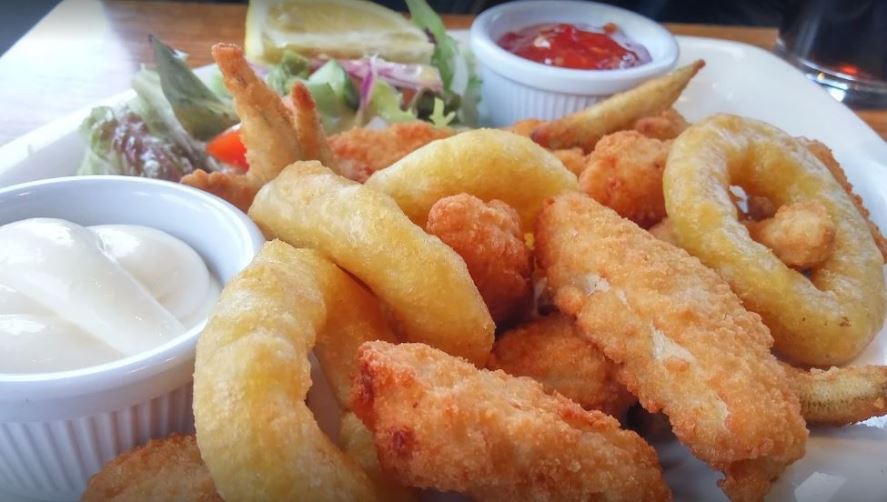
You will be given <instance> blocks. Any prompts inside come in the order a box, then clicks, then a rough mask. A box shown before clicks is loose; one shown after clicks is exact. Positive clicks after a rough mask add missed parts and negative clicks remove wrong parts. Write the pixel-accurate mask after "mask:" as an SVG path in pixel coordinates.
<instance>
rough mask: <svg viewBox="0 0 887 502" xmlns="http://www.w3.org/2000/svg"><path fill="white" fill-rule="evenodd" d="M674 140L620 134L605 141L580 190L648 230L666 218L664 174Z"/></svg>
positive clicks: (583, 176) (588, 166)
mask: <svg viewBox="0 0 887 502" xmlns="http://www.w3.org/2000/svg"><path fill="white" fill-rule="evenodd" d="M670 148H671V141H660V140H658V139H653V138H648V137H646V136H644V135H642V134H641V133H639V132H637V131H620V132H617V133H613V134H610V135H607V136H604V137H603V138H601V140H600V141H598V143H597V146H595V147H594V151H593V152H591V154H590V155H589V156H588V162H587V163H586V168H585V170H584V171H583V172H582V174H581V175H580V176H579V188H580V189H581V190H582V191H583V192H585V193H587V194H588V195H591V196H592V198H594V199H595V200H596V201H598V202H600V203H601V204H603V205H605V206H607V207H609V208H611V209H613V210H615V211H616V212H617V213H619V215H620V216H622V217H624V218H628V219H629V220H631V221H633V222H635V223H637V224H638V225H640V226H642V227H644V228H648V227H650V226H653V225H655V224H656V223H658V222H659V221H660V220H661V219H662V218H664V217H665V199H664V198H663V195H662V172H663V171H664V170H665V161H666V159H667V158H668V151H669V149H670Z"/></svg>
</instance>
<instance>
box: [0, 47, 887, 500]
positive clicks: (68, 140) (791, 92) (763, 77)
mask: <svg viewBox="0 0 887 502" xmlns="http://www.w3.org/2000/svg"><path fill="white" fill-rule="evenodd" d="M455 35H456V36H457V37H458V38H460V39H462V40H465V39H466V37H467V32H456V33H455ZM678 41H679V44H680V48H681V58H680V62H681V64H684V63H687V62H690V61H692V60H694V59H699V58H702V59H705V60H706V63H707V65H706V67H705V69H704V70H703V71H702V72H701V73H700V74H699V75H698V76H697V77H696V78H695V79H694V80H693V81H692V82H691V83H690V86H689V88H688V89H687V90H686V92H684V95H683V96H682V97H681V99H680V101H679V102H678V104H677V108H678V110H680V112H681V113H683V114H684V115H685V116H686V117H687V118H688V119H689V120H691V121H692V120H698V119H701V118H703V117H706V116H708V115H710V114H713V113H717V112H728V113H737V114H741V115H745V116H748V117H753V118H757V119H761V120H764V121H767V122H770V123H772V124H774V125H776V126H778V127H780V128H782V129H784V130H786V131H787V132H789V133H790V134H793V135H798V136H807V137H810V138H815V139H819V140H822V141H823V142H825V143H826V144H827V145H829V146H830V147H832V148H833V149H834V152H835V156H836V157H837V158H838V160H839V161H840V162H841V163H842V164H843V166H844V168H845V169H846V171H847V175H848V177H849V178H850V181H851V182H852V183H853V185H854V186H855V187H856V189H857V191H858V192H859V193H860V195H862V197H863V199H865V202H866V206H867V207H868V208H869V209H870V210H871V212H872V216H873V218H874V220H875V221H876V222H877V223H878V224H879V225H880V226H881V228H885V229H887V144H885V142H884V141H883V140H882V139H881V138H880V137H879V136H878V135H877V134H876V133H875V132H874V131H873V130H872V129H870V128H869V127H868V126H867V125H866V124H865V123H864V122H863V121H862V120H860V119H859V118H858V117H857V116H856V115H855V114H854V113H853V112H852V111H850V110H849V109H847V108H846V107H844V106H843V105H842V104H840V103H838V102H837V101H835V100H834V99H833V98H832V97H830V96H829V95H828V94H826V93H825V91H823V90H822V89H820V88H819V87H818V86H816V85H815V84H813V83H811V82H810V81H808V80H807V79H806V78H805V77H804V76H803V75H801V74H800V73H799V72H797V71H796V70H795V69H794V68H792V67H791V66H789V65H788V64H786V63H785V62H783V61H782V60H780V59H778V58H777V57H775V56H773V55H772V54H770V53H769V52H766V51H763V50H761V49H758V48H755V47H752V46H749V45H745V44H738V43H734V42H727V41H722V40H713V39H704V38H694V37H678ZM131 96H132V94H131V92H126V93H123V94H121V95H118V96H115V97H113V98H110V99H109V100H107V101H106V102H108V103H116V102H120V101H122V100H124V99H127V98H129V97H131ZM87 111H88V110H84V111H83V112H81V113H77V114H74V115H71V116H69V117H66V118H64V119H61V120H59V121H57V122H54V123H52V124H49V125H47V126H45V127H43V128H41V129H38V130H36V131H34V132H32V133H30V134H28V135H25V136H23V137H21V138H19V139H18V140H15V141H13V142H11V143H9V144H7V145H6V146H4V147H2V148H0V186H4V185H8V184H11V183H17V182H21V181H27V180H33V179H39V178H47V177H52V176H64V175H70V174H73V173H74V172H75V171H76V169H77V167H78V166H79V164H80V159H81V158H82V156H83V151H84V143H83V141H82V140H81V139H80V137H79V135H78V133H77V130H76V129H77V125H78V124H79V123H80V121H81V120H82V118H83V117H84V116H85V115H86V113H87ZM872 363H875V364H887V337H885V334H884V330H882V331H881V333H880V334H879V336H878V337H877V338H876V340H875V342H874V343H872V345H871V346H870V347H869V348H868V349H867V350H866V351H865V353H863V354H862V355H861V356H860V357H859V358H858V359H857V361H856V362H855V364H872ZM314 394H315V395H316V393H314ZM655 446H656V447H657V449H658V450H659V453H660V457H661V461H662V466H663V468H664V469H665V472H666V476H667V478H668V483H669V485H670V486H671V488H672V490H673V491H674V495H675V499H676V500H712V501H713V500H726V498H725V497H724V495H723V494H722V493H721V491H720V490H719V489H718V488H717V486H716V480H717V478H718V474H717V473H715V472H713V471H711V470H710V469H708V468H707V467H706V466H705V465H703V464H702V463H701V462H699V461H698V460H696V459H695V458H693V457H692V456H691V455H690V454H689V452H688V451H687V450H686V448H684V447H683V446H681V445H680V444H678V443H677V442H675V441H673V440H672V441H664V442H662V443H659V444H656V445H655ZM768 500H772V501H776V500H779V501H791V500H797V501H804V502H826V501H832V500H834V501H838V500H853V501H884V500H887V419H884V418H882V419H873V420H869V421H868V422H865V423H862V424H857V425H854V426H850V427H843V428H814V429H813V430H812V431H811V438H810V441H809V442H808V445H807V455H806V456H805V457H804V458H803V459H802V460H800V461H798V462H796V463H795V464H794V465H792V466H791V467H790V468H789V469H788V471H786V473H785V474H784V475H783V476H782V477H781V478H780V479H779V481H778V482H777V483H776V485H775V486H774V488H773V490H772V491H771V493H770V495H769V496H768Z"/></svg>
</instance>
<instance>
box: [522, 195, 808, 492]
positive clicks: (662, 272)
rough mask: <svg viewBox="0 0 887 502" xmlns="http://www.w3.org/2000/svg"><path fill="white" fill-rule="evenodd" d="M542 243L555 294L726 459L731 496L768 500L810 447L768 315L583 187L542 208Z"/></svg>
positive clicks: (651, 396)
mask: <svg viewBox="0 0 887 502" xmlns="http://www.w3.org/2000/svg"><path fill="white" fill-rule="evenodd" d="M536 246H537V247H536V251H537V259H538V260H539V263H540V266H542V267H543V268H544V269H545V271H546V277H547V279H548V285H549V287H551V288H552V289H553V290H554V291H555V302H556V304H557V306H558V308H560V309H561V310H562V311H563V312H564V313H567V314H569V315H574V316H576V317H577V325H578V326H579V327H580V328H581V330H582V332H583V333H584V334H585V335H586V336H587V337H589V339H591V340H592V341H593V342H594V343H595V345H597V346H598V348H599V349H601V350H602V351H603V352H604V354H605V355H606V356H607V357H608V358H609V359H610V360H612V361H614V362H615V363H616V364H617V365H618V366H619V372H618V376H619V379H620V381H621V382H622V383H623V384H625V386H626V387H628V389H629V390H630V391H631V392H632V393H633V394H635V395H636V396H638V398H639V399H640V402H641V405H643V407H644V408H646V409H647V410H648V411H651V412H658V411H662V412H663V413H665V415H667V416H668V418H669V421H670V422H671V425H672V429H673V431H674V433H675V435H676V436H677V437H678V439H680V440H681V442H683V443H684V444H685V445H687V446H688V447H689V448H690V450H691V451H692V452H693V454H694V455H696V456H697V457H699V458H700V459H701V460H703V461H705V462H706V463H708V464H709V465H711V466H712V467H713V468H715V469H718V470H721V471H723V472H724V473H725V474H726V479H725V480H724V481H722V482H721V487H722V489H723V490H724V491H725V492H726V493H727V495H728V496H729V497H730V498H731V499H733V500H760V499H761V498H763V497H764V495H765V494H766V493H767V492H768V491H769V488H770V485H771V482H772V481H773V480H774V479H775V478H776V477H778V476H779V475H780V474H781V473H782V472H783V470H785V468H786V466H788V465H789V464H791V463H792V462H794V461H795V460H797V459H799V458H801V457H802V456H803V455H804V447H805V443H806V441H807V429H806V427H805V424H804V419H803V418H802V417H801V413H800V404H799V402H798V398H797V396H796V395H795V394H794V392H793V391H792V389H791V388H790V387H789V385H788V381H787V379H786V376H785V372H784V371H783V369H782V368H781V367H780V365H779V363H778V362H777V360H776V358H775V357H774V356H773V355H772V354H771V353H770V346H771V345H772V344H773V339H772V338H771V336H770V332H769V331H768V330H767V328H766V327H765V326H764V324H763V323H762V322H761V318H760V317H759V316H757V315H756V314H753V313H750V312H748V311H747V310H745V309H744V308H743V307H742V303H741V302H740V300H739V298H738V297H737V296H736V295H735V294H734V293H733V292H732V291H731V290H730V287H729V286H728V285H727V283H726V282H724V280H723V279H721V278H720V277H719V276H718V275H717V273H716V272H715V271H713V270H711V269H709V268H707V267H705V266H703V265H702V264H701V263H700V262H699V260H697V259H696V258H692V257H691V256H690V255H688V254H687V253H686V252H685V251H683V250H681V249H679V248H677V247H675V246H672V245H669V244H667V243H664V242H661V241H659V240H657V239H655V238H654V237H653V236H652V235H650V234H649V233H647V232H645V231H643V230H641V229H640V228H638V227H637V226H635V225H634V224H632V223H631V222H629V221H627V220H624V219H622V218H620V217H619V216H618V215H617V214H616V213H615V212H613V211H612V210H610V209H608V208H606V207H604V206H602V205H600V204H599V203H597V202H595V201H594V200H593V199H591V198H589V197H586V196H584V195H580V194H564V195H561V196H559V197H556V198H555V199H553V201H551V203H550V204H549V205H548V207H546V208H545V209H544V210H543V211H542V213H541V214H540V217H539V220H538V224H537V228H536Z"/></svg>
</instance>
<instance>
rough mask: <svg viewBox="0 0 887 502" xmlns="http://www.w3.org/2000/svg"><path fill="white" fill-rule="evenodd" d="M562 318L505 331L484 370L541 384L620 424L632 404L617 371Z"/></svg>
mask: <svg viewBox="0 0 887 502" xmlns="http://www.w3.org/2000/svg"><path fill="white" fill-rule="evenodd" d="M573 324H574V323H573V320H572V319H570V318H569V317H567V316H564V315H562V314H552V315H549V316H546V317H543V318H541V319H537V320H534V321H530V322H528V323H526V324H522V325H520V326H518V327H517V328H515V329H512V330H510V331H506V332H505V333H504V334H502V335H501V336H499V338H498V339H497V340H496V343H495V344H493V355H492V356H490V361H489V362H488V363H487V367H488V368H490V369H492V370H502V371H504V372H506V373H508V374H509V375H513V376H526V377H530V378H532V379H533V380H536V381H537V382H539V383H541V384H542V386H543V387H544V388H545V391H546V392H558V393H559V394H561V395H563V396H564V397H567V398H569V399H571V400H573V401H574V402H576V403H578V404H579V405H580V406H582V407H583V408H585V409H586V410H600V411H603V412H604V413H606V414H608V415H612V416H614V417H617V418H620V417H622V416H624V415H625V412H626V411H627V410H628V408H629V407H630V406H631V405H633V404H634V403H636V402H637V398H635V397H634V396H633V395H631V394H630V393H629V392H628V391H627V390H626V389H625V387H624V386H623V385H622V384H620V383H619V382H618V381H616V365H614V364H613V363H612V362H610V361H609V360H607V358H606V357H604V355H603V353H601V351H600V350H598V349H597V347H595V346H594V344H593V343H591V342H590V341H589V340H588V339H586V338H585V337H584V336H583V335H582V334H581V333H580V332H579V330H578V329H577V328H576V327H575V326H574V325H573Z"/></svg>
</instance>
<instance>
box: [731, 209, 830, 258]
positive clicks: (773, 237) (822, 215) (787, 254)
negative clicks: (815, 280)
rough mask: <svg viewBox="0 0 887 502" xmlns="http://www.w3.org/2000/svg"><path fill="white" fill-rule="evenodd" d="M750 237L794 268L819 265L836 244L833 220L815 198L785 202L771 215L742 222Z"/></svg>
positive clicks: (828, 255)
mask: <svg viewBox="0 0 887 502" xmlns="http://www.w3.org/2000/svg"><path fill="white" fill-rule="evenodd" d="M745 226H746V228H748V233H749V235H751V238H752V239H754V240H756V241H758V242H760V243H761V244H763V245H765V246H767V247H768V248H770V249H772V250H773V252H774V253H775V254H776V256H778V257H779V259H780V260H782V263H785V264H786V265H788V266H789V267H792V268H793V269H795V270H807V269H810V268H813V267H816V266H819V265H821V264H822V263H823V262H825V261H826V260H828V259H829V257H831V255H832V252H833V251H834V248H835V222H834V221H833V220H832V218H831V216H829V214H828V209H826V207H825V206H824V205H823V204H822V203H821V202H819V201H818V200H816V199H811V200H806V201H801V202H795V203H792V204H786V205H784V206H782V207H780V208H779V209H778V210H777V211H776V214H775V215H773V217H772V218H767V219H764V220H761V221H749V222H746V223H745Z"/></svg>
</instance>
